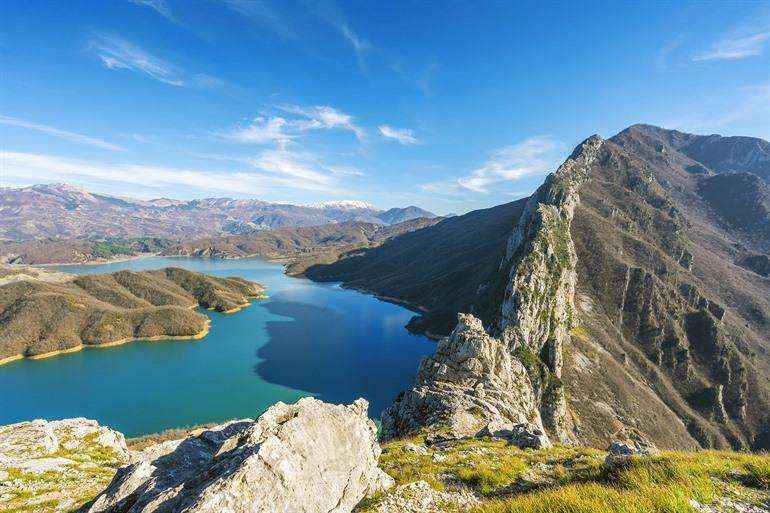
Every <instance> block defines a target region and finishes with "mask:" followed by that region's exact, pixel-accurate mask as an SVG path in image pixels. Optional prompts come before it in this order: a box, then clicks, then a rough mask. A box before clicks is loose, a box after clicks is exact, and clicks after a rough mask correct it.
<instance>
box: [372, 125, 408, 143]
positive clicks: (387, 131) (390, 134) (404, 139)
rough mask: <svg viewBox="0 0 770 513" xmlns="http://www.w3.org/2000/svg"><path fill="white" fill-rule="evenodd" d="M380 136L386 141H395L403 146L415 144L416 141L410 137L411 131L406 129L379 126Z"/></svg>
mask: <svg viewBox="0 0 770 513" xmlns="http://www.w3.org/2000/svg"><path fill="white" fill-rule="evenodd" d="M377 128H379V130H380V134H382V136H383V137H385V138H387V139H395V140H396V141H398V142H399V143H401V144H403V145H404V146H406V145H408V144H416V143H417V139H416V138H415V137H414V135H412V131H411V130H410V129H408V128H394V127H392V126H388V125H380V126H379V127H377Z"/></svg>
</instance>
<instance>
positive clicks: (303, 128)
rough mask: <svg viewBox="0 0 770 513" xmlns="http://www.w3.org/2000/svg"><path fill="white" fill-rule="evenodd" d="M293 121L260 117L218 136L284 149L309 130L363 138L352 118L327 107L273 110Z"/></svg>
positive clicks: (267, 116)
mask: <svg viewBox="0 0 770 513" xmlns="http://www.w3.org/2000/svg"><path fill="white" fill-rule="evenodd" d="M277 109H278V110H281V111H283V112H285V113H287V114H294V116H295V117H284V116H270V115H262V116H257V117H256V118H254V119H253V120H252V121H251V122H250V123H249V124H248V125H247V126H244V127H239V128H236V129H233V130H228V131H225V132H220V133H219V134H218V135H220V136H221V137H224V138H226V139H230V140H233V141H238V142H243V143H256V144H260V143H273V142H275V143H279V144H281V145H285V144H286V143H288V142H289V141H291V140H293V139H296V138H298V137H299V136H300V135H301V134H302V133H303V132H307V131H311V130H333V129H339V130H349V131H351V132H353V133H354V134H355V136H356V137H357V138H358V139H359V140H363V138H364V134H365V132H364V129H363V128H362V127H360V126H358V125H357V124H356V123H355V122H354V121H353V116H351V115H350V114H346V113H344V112H342V111H340V110H338V109H335V108H334V107H329V106H328V105H315V106H311V107H302V106H298V105H284V106H279V107H277Z"/></svg>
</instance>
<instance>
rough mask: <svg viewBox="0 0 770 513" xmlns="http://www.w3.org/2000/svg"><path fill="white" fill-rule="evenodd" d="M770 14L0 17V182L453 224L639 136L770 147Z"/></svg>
mask: <svg viewBox="0 0 770 513" xmlns="http://www.w3.org/2000/svg"><path fill="white" fill-rule="evenodd" d="M769 47H770V2H768V1H739V0H735V1H729V2H727V1H725V2H706V1H676V2H674V1H646V2H642V1H618V2H608V1H588V2H572V1H566V0H565V1H560V2H557V1H547V2H509V1H499V2H498V1H490V0H484V1H479V2H476V1H474V2H470V1H465V2H460V1H451V0H444V1H438V0H422V1H408V2H399V1H387V2H381V1H374V0H371V1H370V0H356V1H349V2H342V1H339V0H338V1H335V0H299V1H291V0H104V1H98V2H97V1H93V0H88V1H78V0H68V1H67V2H61V1H55V0H49V1H39V0H25V1H23V2H20V1H19V2H12V1H7V2H0V186H5V187H19V186H27V185H31V184H35V183H54V182H67V183H72V184H76V185H79V186H81V187H84V188H85V189H87V190H91V191H95V192H103V193H109V194H115V195H120V196H128V197H138V198H155V197H171V198H179V199H192V198H202V197H222V196H227V197H238V198H259V199H262V200H267V201H274V202H283V203H293V204H305V203H311V202H319V201H330V200H343V199H357V200H364V201H367V202H369V203H372V204H374V205H376V206H378V207H381V208H389V207H394V206H406V205H418V206H421V207H423V208H427V209H429V210H432V211H434V212H436V213H439V214H447V213H450V212H452V213H464V212H467V211H469V210H473V209H477V208H485V207H490V206H494V205H497V204H501V203H506V202H509V201H513V200H516V199H518V198H521V197H524V196H526V195H529V194H530V193H531V192H532V191H533V190H534V189H536V188H537V186H538V185H539V184H540V183H542V181H543V178H544V177H545V175H547V174H548V173H549V172H552V171H554V170H555V169H556V168H557V167H558V165H559V164H560V163H561V162H563V161H564V159H565V158H566V157H567V156H568V155H569V154H570V153H571V151H572V149H573V148H574V147H575V146H576V145H577V144H579V143H580V142H581V141H582V140H583V139H585V138H587V137H589V136H591V135H592V134H595V133H598V134H599V135H601V136H602V137H611V136H612V135H614V134H615V133H617V132H619V131H620V130H622V129H623V128H625V127H627V126H629V125H632V124H634V123H651V124H655V125H659V126H663V127H666V128H672V129H678V130H682V131H686V132H692V133H698V134H710V133H719V134H723V135H746V136H754V137H761V138H763V139H770V51H769V50H770V48H769Z"/></svg>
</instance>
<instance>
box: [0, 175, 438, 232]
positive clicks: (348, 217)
mask: <svg viewBox="0 0 770 513" xmlns="http://www.w3.org/2000/svg"><path fill="white" fill-rule="evenodd" d="M396 210H397V212H396V213H391V214H388V215H387V216H385V218H386V219H393V221H385V220H384V219H381V218H380V217H378V216H379V215H381V214H385V213H387V212H390V211H383V210H380V209H377V208H375V207H373V206H372V205H369V204H367V203H364V202H360V201H342V202H329V203H321V204H314V205H306V206H298V205H287V204H278V203H269V202H266V201H260V200H255V199H231V198H205V199H196V200H190V201H181V200H173V199H168V198H160V199H154V200H136V199H130V198H119V197H115V196H109V195H105V194H97V193H90V192H87V191H85V190H83V189H81V188H79V187H76V186H73V185H68V184H49V185H33V186H31V187H24V188H20V189H12V188H2V189H0V240H3V239H4V240H10V241H23V240H32V239H43V238H49V237H55V238H62V239H76V238H91V239H106V238H121V239H128V238H141V237H155V238H163V239H175V240H183V239H190V238H194V237H204V236H215V235H223V234H227V233H233V234H247V233H254V232H258V231H265V230H272V229H275V228H282V227H292V226H314V225H322V224H330V223H338V222H344V221H362V222H369V223H375V224H393V223H396V222H401V221H404V220H408V219H412V218H414V217H435V216H433V214H431V213H430V212H427V211H422V210H420V209H417V208H416V207H407V208H406V209H400V210H403V212H400V211H398V210H399V209H396Z"/></svg>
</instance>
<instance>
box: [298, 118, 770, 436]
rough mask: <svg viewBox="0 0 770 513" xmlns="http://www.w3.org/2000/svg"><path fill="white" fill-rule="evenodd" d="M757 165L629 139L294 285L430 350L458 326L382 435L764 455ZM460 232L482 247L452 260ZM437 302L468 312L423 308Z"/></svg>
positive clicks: (649, 130)
mask: <svg viewBox="0 0 770 513" xmlns="http://www.w3.org/2000/svg"><path fill="white" fill-rule="evenodd" d="M766 148H767V142H765V141H761V140H759V139H751V138H731V137H724V138H723V137H719V136H695V135H689V134H682V133H680V132H674V131H667V130H664V129H660V128H657V127H651V126H647V125H635V126H632V127H629V128H628V129H626V130H624V131H623V132H621V133H620V134H618V135H616V136H615V137H613V138H611V139H610V140H604V139H602V138H600V137H598V136H594V137H591V138H589V139H588V140H586V141H585V142H584V143H582V144H581V145H579V146H578V147H577V148H576V149H575V151H574V152H573V154H572V155H571V156H570V158H568V159H567V160H566V161H565V163H564V164H563V165H562V166H561V167H560V168H559V169H558V170H557V171H556V172H555V173H553V174H552V175H550V176H549V177H548V178H547V179H546V181H545V183H544V184H543V185H542V186H541V187H540V188H539V189H538V190H537V191H536V192H535V193H534V194H533V195H532V196H531V197H530V198H528V199H525V200H523V201H522V202H515V203H513V204H509V205H508V206H507V207H506V206H501V207H496V209H498V210H496V209H490V210H488V211H480V212H472V213H470V214H466V215H465V216H458V217H456V218H451V219H446V220H444V221H442V222H441V223H439V224H437V225H435V226H433V227H428V228H425V229H423V230H420V231H417V232H414V233H410V234H406V235H402V236H400V237H396V238H394V239H391V240H388V241H386V242H385V243H383V244H382V245H381V246H379V247H377V248H374V249H368V250H363V251H358V252H354V253H351V254H343V255H341V258H340V259H339V260H338V261H336V262H334V263H331V264H327V265H318V266H314V267H310V268H309V269H307V271H306V275H307V276H309V277H311V278H314V279H329V280H340V281H343V282H344V283H345V284H346V285H348V286H354V287H356V288H359V289H364V290H368V291H371V292H374V293H376V294H380V295H386V296H388V297H390V298H393V299H395V300H400V301H403V302H409V303H410V304H413V305H414V306H416V307H419V308H422V309H424V310H425V314H424V316H423V317H422V319H420V320H418V321H413V322H412V325H413V326H415V325H416V326H418V327H420V325H422V326H421V327H422V328H424V329H427V330H429V331H432V332H434V333H441V334H444V333H448V331H449V330H450V329H451V327H450V325H449V321H448V318H449V316H450V315H451V314H455V313H457V312H463V313H467V314H471V315H466V316H464V317H462V318H461V319H460V322H459V323H458V324H457V326H456V327H455V329H454V331H453V332H452V334H451V336H450V337H447V338H444V339H442V341H441V342H440V343H439V348H438V350H437V353H436V354H435V355H434V356H433V357H431V358H428V359H426V360H424V361H423V364H422V365H421V367H420V370H419V373H418V380H417V383H416V385H415V387H414V388H413V389H411V390H408V391H406V392H405V393H404V394H402V395H401V396H400V397H399V398H398V399H397V401H396V403H395V404H394V405H393V407H391V408H390V409H389V410H388V411H386V412H385V413H384V414H383V434H384V436H386V437H401V436H409V435H410V434H412V433H414V432H415V431H416V430H419V429H425V428H435V427H436V426H438V425H445V424H448V427H449V428H451V429H454V430H455V431H456V432H458V433H459V434H463V433H465V434H468V433H472V432H474V430H478V429H479V428H480V426H481V425H483V423H484V422H521V421H522V420H526V421H527V422H532V423H534V424H535V425H537V426H543V427H544V428H545V429H546V431H547V432H548V433H550V435H551V436H552V437H556V438H557V439H559V440H562V441H571V442H578V443H583V444H588V445H591V446H597V445H601V444H604V443H607V442H608V441H610V440H612V439H613V438H614V437H616V436H617V435H618V433H629V432H631V431H633V432H638V433H641V435H643V436H644V437H646V438H648V439H650V440H652V441H653V442H655V443H656V444H658V445H661V446H664V447H669V448H683V449H692V448H695V447H722V448H724V447H733V448H752V449H767V448H770V382H768V380H767V376H768V375H770V280H768V279H767V278H765V277H763V275H764V274H767V267H768V247H767V244H766V238H765V235H764V234H766V229H767V222H766V219H768V217H767V215H768V208H767V201H766V198H767V188H766V183H765V182H764V177H766V176H767V173H768V171H770V168H769V167H768V166H769V164H768V162H770V161H768V160H767V159H766V158H765V157H763V155H765V154H764V153H763V152H764V149H766ZM747 151H748V152H749V153H750V155H746V154H745V152H747ZM698 159H700V160H698ZM711 166H714V167H711ZM717 191H721V192H722V193H721V194H719V192H717ZM474 218H478V219H484V221H483V223H477V224H474V223H473V221H472V220H473V219H474ZM450 223H456V224H455V229H450V227H452V225H451V224H450ZM491 223H498V224H497V225H496V226H497V227H496V228H494V229H493V228H492V226H491ZM468 226H475V227H476V228H475V229H478V230H482V229H489V230H490V232H491V233H490V235H491V236H490V237H489V238H486V239H482V240H484V242H487V243H488V246H486V247H484V248H483V249H482V248H479V249H471V252H470V253H467V254H463V252H462V251H463V249H466V250H467V249H468V248H473V247H474V245H473V244H472V243H471V242H470V241H471V240H472V239H473V237H474V235H473V234H469V233H462V232H463V227H466V228H465V232H467V231H468V230H467V227H468ZM443 230H447V231H448V232H450V233H448V234H446V235H445V236H443V237H442V236H440V235H439V232H441V231H443ZM480 239H481V238H480ZM439 240H450V241H451V240H455V241H459V240H467V241H468V242H467V245H465V246H462V245H459V246H455V245H454V244H452V243H451V242H446V243H444V244H443V245H438V246H437V245H436V244H437V241H439ZM454 250H457V251H459V252H460V255H462V256H458V255H456V254H455V253H453V251H454ZM418 255H422V256H423V257H422V258H418V257H417V256H418ZM428 255H430V256H428ZM431 277H432V278H431ZM447 291H454V294H455V295H458V296H460V295H461V296H463V297H462V298H453V299H452V300H451V301H449V300H443V301H442V300H437V299H436V297H435V296H446V295H447Z"/></svg>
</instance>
